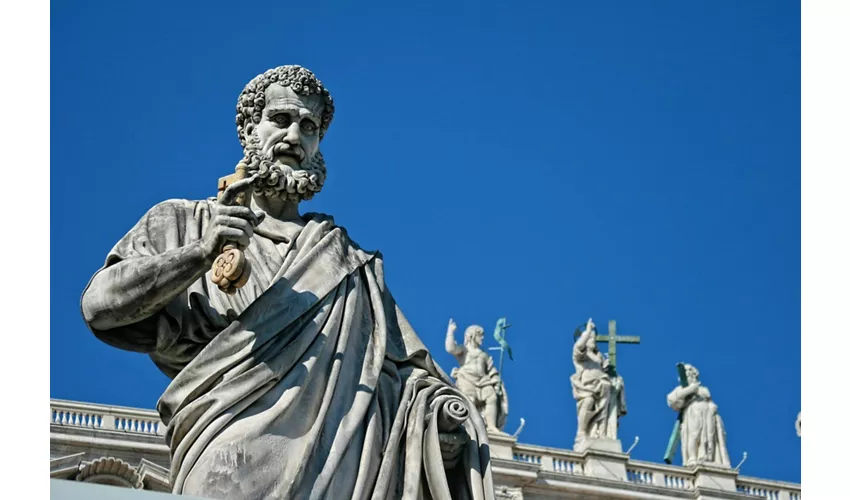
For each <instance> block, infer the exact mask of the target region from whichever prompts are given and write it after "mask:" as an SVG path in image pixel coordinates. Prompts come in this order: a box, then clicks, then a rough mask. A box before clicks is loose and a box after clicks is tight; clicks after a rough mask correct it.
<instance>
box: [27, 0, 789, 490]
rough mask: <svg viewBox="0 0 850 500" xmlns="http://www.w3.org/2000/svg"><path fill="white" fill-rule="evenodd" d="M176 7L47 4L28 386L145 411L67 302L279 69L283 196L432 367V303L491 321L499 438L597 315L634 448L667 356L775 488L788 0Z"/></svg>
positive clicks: (655, 454) (783, 295)
mask: <svg viewBox="0 0 850 500" xmlns="http://www.w3.org/2000/svg"><path fill="white" fill-rule="evenodd" d="M189 3H190V2H168V3H165V2H158V1H156V2H154V1H145V2H106V1H103V2H100V1H98V2H91V1H89V2H79V1H76V2H69V1H65V2H54V3H53V5H52V14H51V30H52V32H51V52H52V54H51V55H52V61H51V91H50V98H51V105H52V109H51V116H50V119H51V144H50V146H51V153H52V168H51V221H50V222H51V228H50V232H51V271H52V272H51V287H50V315H51V360H50V368H51V379H50V380H51V389H50V392H51V396H52V397H57V398H65V399H75V400H84V401H94V402H101V403H109V404H119V405H129V406H139V407H147V408H153V407H154V405H155V403H156V401H157V399H158V397H159V395H160V393H161V392H162V390H163V389H164V388H165V386H166V385H167V382H168V380H167V379H166V378H165V377H164V376H163V375H162V374H160V373H159V372H158V371H157V369H156V368H155V367H154V365H153V364H152V362H151V361H150V360H149V359H147V358H146V357H144V356H142V355H138V354H132V353H125V352H121V351H118V350H116V349H113V348H111V347H108V346H107V345H105V344H102V343H100V342H99V341H97V340H96V339H95V337H94V336H93V335H92V334H91V333H90V332H89V331H88V330H87V329H86V327H85V325H84V323H83V321H82V319H81V316H80V312H79V297H80V294H81V292H82V290H83V288H84V287H85V285H86V282H87V281H88V279H89V277H90V276H91V274H92V273H94V271H96V270H97V269H98V267H99V266H100V265H101V264H102V262H103V259H104V258H105V256H106V253H107V252H108V251H109V249H110V248H111V247H112V245H113V244H114V243H115V242H116V241H117V240H118V239H119V238H120V237H121V236H122V235H123V234H124V233H125V232H126V231H127V230H128V229H130V227H131V226H132V225H133V224H134V223H135V222H136V221H137V220H138V218H139V217H140V216H141V215H142V214H143V213H144V212H145V211H146V210H147V209H148V208H149V207H151V206H152V205H153V204H155V203H157V202H159V201H162V200H165V199H169V198H190V199H199V198H205V197H208V196H213V195H214V194H215V189H216V181H217V179H218V178H219V177H220V176H222V175H226V174H228V173H230V172H232V170H233V167H234V165H235V163H236V162H237V161H238V160H239V158H240V152H241V150H240V147H239V143H238V141H237V138H236V133H235V124H234V117H235V103H236V98H237V96H238V94H239V92H240V91H241V89H242V87H243V85H244V84H245V83H247V82H248V81H249V80H250V79H251V78H252V77H254V76H255V75H256V74H257V73H260V72H262V71H264V70H266V69H268V68H270V67H274V66H277V65H281V64H301V65H304V66H306V67H308V68H310V69H312V70H313V71H315V72H316V74H317V75H318V77H319V78H320V79H322V80H323V81H324V83H325V84H326V85H327V86H328V87H329V88H330V90H331V92H332V94H333V96H334V99H335V101H336V109H337V112H336V118H335V120H334V123H333V124H332V125H331V128H330V131H329V133H328V135H327V137H326V138H325V140H324V142H323V144H322V149H323V152H324V155H325V158H326V160H327V163H328V169H329V178H328V181H327V184H326V185H325V189H324V191H323V192H322V193H321V194H320V195H319V196H317V197H316V198H315V199H314V200H313V201H311V202H309V203H308V204H306V206H305V207H304V208H305V209H306V210H310V211H320V212H325V213H330V214H333V215H334V216H335V218H336V220H337V222H338V223H340V224H342V225H343V226H345V227H346V228H347V229H348V230H349V233H350V234H351V235H352V237H353V238H354V239H355V240H356V241H357V242H358V243H360V244H361V246H363V247H364V248H367V249H379V250H381V251H382V252H383V254H384V256H385V263H386V275H387V281H388V284H389V286H390V287H391V289H392V290H393V293H394V294H395V296H396V298H397V300H398V301H399V303H400V305H401V307H402V308H403V310H404V311H405V313H406V314H407V316H408V317H409V319H410V320H411V322H412V323H413V325H414V327H415V328H416V330H417V332H418V333H419V335H420V336H421V337H422V338H423V340H424V341H425V343H426V344H427V345H428V346H429V347H430V348H431V350H432V353H433V354H434V356H435V358H436V359H437V361H438V362H439V363H440V364H441V365H442V366H443V367H444V368H445V369H447V370H448V369H451V367H452V366H454V360H453V359H452V358H451V357H450V356H449V355H448V354H446V353H445V352H444V350H443V341H444V335H445V328H446V324H447V322H448V319H449V317H453V318H455V320H456V321H457V322H458V323H459V326H460V330H462V329H463V328H465V327H466V326H467V325H468V324H470V323H473V322H474V323H480V324H482V325H483V326H484V327H485V328H486V330H487V332H488V337H487V346H493V345H495V342H494V341H493V339H492V336H491V332H492V329H493V326H494V325H495V322H496V320H497V319H498V318H499V317H500V316H507V317H508V319H509V321H510V323H512V324H513V325H514V326H513V327H512V328H511V329H510V330H509V341H510V343H511V345H512V346H513V350H514V353H515V358H516V359H515V360H514V361H512V362H511V361H506V362H505V367H504V378H505V381H506V384H507V389H508V393H509V396H510V405H511V412H510V416H509V418H508V425H507V429H506V430H508V431H511V432H513V430H514V429H516V427H517V425H518V423H519V418H520V417H524V418H525V419H526V420H527V422H528V423H527V425H526V428H525V430H524V431H523V433H522V435H521V438H520V440H521V441H523V442H527V443H533V444H541V445H547V446H554V447H571V446H572V442H573V438H574V435H575V427H576V422H575V403H574V400H573V399H572V396H571V392H570V387H569V375H570V374H571V373H572V371H573V367H572V363H571V361H570V349H571V346H572V333H573V330H574V328H575V327H576V326H577V325H578V324H579V323H581V322H582V321H584V320H586V319H587V317H588V316H592V317H593V318H594V319H595V320H596V322H597V323H598V324H599V325H600V326H601V327H602V329H603V330H604V329H605V328H606V325H607V321H608V320H609V319H616V320H617V321H618V327H619V330H620V332H621V333H622V334H633V335H640V336H641V338H642V342H641V345H639V346H623V347H622V348H621V349H620V350H619V356H618V358H619V366H620V372H621V373H622V374H623V376H624V378H625V381H626V387H627V393H626V394H627V397H628V410H629V413H628V415H627V416H626V417H625V418H624V419H623V420H622V424H621V433H620V436H621V440H622V441H623V444H624V446H625V447H628V446H629V445H630V444H631V442H632V440H633V438H634V436H635V435H639V436H640V438H641V439H640V444H639V445H638V447H637V448H636V449H635V451H634V453H633V456H634V457H636V458H638V459H643V460H651V461H655V462H659V461H660V460H661V458H662V455H663V452H664V448H665V445H666V444H667V438H668V436H669V433H670V430H671V428H672V425H673V421H674V419H675V413H674V412H673V411H672V410H670V409H669V408H668V407H667V405H666V402H665V396H666V394H667V393H668V392H669V391H670V390H671V389H672V388H673V387H674V386H675V384H676V369H675V364H676V362H678V361H687V362H691V363H693V364H695V365H696V366H697V367H698V368H699V370H700V371H701V373H702V379H703V382H704V384H705V385H707V386H708V387H709V388H710V390H711V392H712V395H713V396H714V398H715V400H716V401H717V403H718V405H719V407H720V412H721V415H722V416H723V418H724V420H725V424H726V428H727V432H728V441H729V451H730V455H731V459H732V461H733V464H734V463H737V462H738V461H739V460H740V459H741V455H742V452H743V451H747V452H748V453H749V457H750V458H749V460H748V461H747V463H746V464H745V465H744V468H743V473H744V474H746V475H755V476H761V477H768V478H774V479H783V480H789V481H799V479H800V440H799V438H798V437H797V436H796V434H795V432H794V419H795V418H796V415H797V412H798V411H799V409H800V142H799V140H800V96H799V92H800V47H799V44H800V32H799V21H800V16H799V3H794V2H788V1H775V0H763V1H754V0H752V1H747V2H740V1H731V0H728V1H720V2H717V1H715V2H678V1H672V0H671V1H655V2H634V1H620V2H605V1H598V2H577V1H570V2H555V1H552V2H534V1H526V2H494V1H492V0H488V1H480V2H451V3H449V2H436V1H432V2H427V4H428V5H427V6H421V7H412V6H410V5H408V4H412V2H380V3H378V2H322V3H321V5H318V3H314V2H295V3H291V2H290V3H287V4H285V5H284V4H280V3H266V4H262V3H253V4H250V6H249V4H245V6H244V7H243V8H236V7H234V6H232V5H229V6H227V7H225V6H221V5H217V2H198V3H196V4H194V5H193V6H191V7H189V6H187V5H186V4H189ZM417 3H420V4H424V3H426V2H417ZM228 4H231V3H230V2H228ZM232 4H235V2H233V3H232ZM22 98H31V99H40V98H42V96H37V95H36V96H26V97H24V96H22ZM23 132H24V133H37V132H38V131H35V130H33V131H23ZM459 333H460V332H459ZM677 459H678V457H677Z"/></svg>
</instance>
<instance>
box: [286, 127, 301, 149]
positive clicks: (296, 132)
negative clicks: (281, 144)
mask: <svg viewBox="0 0 850 500" xmlns="http://www.w3.org/2000/svg"><path fill="white" fill-rule="evenodd" d="M284 140H285V141H286V142H288V143H290V144H301V126H300V125H299V124H298V122H293V123H292V124H291V125H290V126H289V128H288V129H287V131H286V137H284Z"/></svg>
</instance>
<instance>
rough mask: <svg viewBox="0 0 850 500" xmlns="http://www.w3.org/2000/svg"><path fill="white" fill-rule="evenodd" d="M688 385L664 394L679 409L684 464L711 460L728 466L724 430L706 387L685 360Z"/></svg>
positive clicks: (690, 464)
mask: <svg viewBox="0 0 850 500" xmlns="http://www.w3.org/2000/svg"><path fill="white" fill-rule="evenodd" d="M684 366H685V376H686V378H687V382H688V385H687V386H685V387H682V386H678V387H676V388H675V389H673V391H672V392H671V393H670V394H668V395H667V405H668V406H669V407H670V408H672V409H673V410H675V411H677V412H681V427H680V431H679V432H680V436H681V438H680V439H681V443H682V445H681V446H682V462H683V464H684V465H686V466H694V465H698V464H702V463H705V464H710V465H717V466H725V467H729V466H730V462H729V452H728V451H727V449H726V431H725V430H724V428H723V420H721V418H720V415H719V414H718V413H717V404H715V403H714V401H712V399H711V393H710V392H709V391H708V387H705V386H704V385H702V384H701V383H700V381H699V371H698V370H697V369H696V368H695V367H694V366H693V365H689V364H687V363H686V364H685V365H684Z"/></svg>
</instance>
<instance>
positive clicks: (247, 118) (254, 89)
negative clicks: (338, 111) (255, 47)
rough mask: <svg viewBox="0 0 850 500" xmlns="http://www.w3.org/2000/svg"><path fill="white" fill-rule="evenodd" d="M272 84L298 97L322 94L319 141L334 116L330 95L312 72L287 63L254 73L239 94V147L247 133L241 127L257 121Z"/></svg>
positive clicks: (237, 111)
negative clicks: (255, 74) (291, 91)
mask: <svg viewBox="0 0 850 500" xmlns="http://www.w3.org/2000/svg"><path fill="white" fill-rule="evenodd" d="M272 83H277V84H280V85H282V86H284V87H289V88H291V89H292V90H293V91H294V92H295V93H296V94H299V95H302V96H309V95H313V94H317V95H320V96H322V99H323V101H324V111H323V112H322V124H321V126H320V127H319V140H322V139H323V138H324V137H325V133H326V132H327V131H328V127H329V126H330V124H331V120H333V117H334V102H333V98H331V94H330V92H328V89H326V88H325V87H324V85H322V82H321V81H320V80H319V79H318V78H316V75H314V74H313V72H312V71H310V70H309V69H307V68H304V67H301V66H296V65H287V66H278V67H277V68H273V69H270V70H268V71H266V72H265V73H262V74H260V75H257V76H256V77H254V79H253V80H251V81H250V82H248V85H246V86H245V88H244V89H243V90H242V93H241V94H239V100H238V101H237V102H236V133H237V134H238V135H239V142H240V143H241V144H242V147H243V148H244V147H247V146H248V145H247V144H246V142H245V136H246V135H247V134H245V133H244V132H245V127H246V126H248V125H249V124H251V123H253V124H254V125H256V124H258V123H260V119H261V118H262V116H263V108H264V107H265V105H266V96H265V90H266V88H267V87H268V86H269V85H271V84H272Z"/></svg>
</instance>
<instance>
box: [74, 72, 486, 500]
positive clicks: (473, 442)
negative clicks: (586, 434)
mask: <svg viewBox="0 0 850 500" xmlns="http://www.w3.org/2000/svg"><path fill="white" fill-rule="evenodd" d="M333 112H334V106H333V100H332V99H331V97H330V93H329V92H328V91H327V89H326V88H325V87H324V86H323V84H322V83H321V82H320V81H319V80H317V79H316V78H315V76H314V75H313V74H312V73H311V72H309V71H308V70H306V69H304V68H301V67H298V66H282V67H279V68H275V69H272V70H269V71H267V72H265V73H263V74H262V75H259V76H257V77H256V78H254V79H253V80H252V81H251V82H250V83H249V84H248V85H247V86H246V87H245V89H244V90H243V92H242V94H241V95H240V97H239V99H238V104H237V132H238V135H239V139H240V142H241V143H242V145H243V154H244V157H243V158H242V160H240V162H239V163H241V164H243V165H246V166H247V169H248V174H249V175H250V177H248V178H246V179H243V180H240V181H238V182H235V183H233V184H232V185H229V186H228V187H227V188H226V190H225V191H224V193H223V195H222V196H221V198H220V200H231V199H238V198H239V196H240V195H241V194H243V193H247V192H248V190H251V191H250V192H251V193H252V194H253V196H252V199H251V202H250V205H249V206H239V205H238V204H237V205H231V204H228V203H227V202H221V201H220V200H217V199H215V198H211V199H208V200H180V199H177V200H168V201H165V202H162V203H160V204H158V205H156V206H154V207H153V208H152V209H151V210H150V211H148V213H146V214H145V215H144V216H143V217H142V218H141V220H139V221H138V222H137V223H136V224H135V226H133V227H132V228H131V229H130V230H129V231H128V232H127V233H126V235H125V236H124V237H123V238H121V240H120V241H119V242H118V243H117V244H116V245H115V247H114V248H113V249H112V250H111V251H110V252H109V254H108V255H107V257H106V261H105V263H104V265H103V267H102V268H101V269H100V270H99V271H97V272H96V273H95V275H94V276H93V277H92V279H91V281H90V282H89V284H88V286H87V287H86V289H85V292H84V294H83V298H82V312H83V316H84V319H85V321H86V323H87V324H88V325H89V327H90V329H91V330H92V332H93V333H94V334H95V335H96V336H97V337H98V338H99V339H100V340H102V341H104V342H106V343H107V344H110V345H112V346H114V347H117V348H120V349H125V350H130V351H135V352H140V353H145V354H147V355H149V356H150V358H151V359H152V361H153V362H154V363H155V364H156V366H158V367H159V368H160V369H161V370H162V371H163V372H164V373H165V374H166V375H167V376H168V377H169V378H171V383H170V384H169V386H168V387H167V389H166V390H165V393H164V394H163V395H162V398H161V399H160V401H159V403H158V405H157V410H158V412H159V415H160V417H161V419H162V422H163V424H165V425H166V426H167V431H166V434H165V439H166V442H167V444H168V446H169V449H170V451H171V471H170V484H171V487H172V491H173V492H174V493H178V494H186V495H195V496H200V497H205V498H228V499H236V500H238V499H256V498H270V499H295V498H297V499H301V498H310V499H319V498H373V499H382V498H422V497H427V498H433V499H445V500H448V499H449V498H469V499H482V500H483V499H492V498H494V497H495V493H494V489H493V482H492V472H491V467H490V460H489V454H488V447H487V443H488V439H487V432H486V427H485V423H484V421H483V419H482V418H481V416H480V415H479V414H478V412H477V411H470V410H471V409H472V408H474V405H473V404H472V403H471V402H470V401H469V399H468V398H467V397H466V396H465V395H464V394H463V393H462V392H460V391H459V390H457V389H456V388H455V387H454V384H453V383H452V381H451V379H450V378H449V377H448V376H447V375H446V374H445V373H444V372H443V371H442V370H441V369H440V368H439V367H438V366H437V365H436V364H435V363H434V361H433V359H432V358H431V355H430V353H429V351H428V349H427V348H426V347H425V346H424V345H423V344H422V342H421V341H420V340H419V337H418V336H417V335H416V333H415V332H414V330H413V328H412V327H411V325H410V324H409V323H408V321H407V320H406V319H405V317H404V315H403V314H402V312H401V309H400V308H399V307H398V305H397V304H396V302H395V300H394V298H393V295H392V293H391V292H390V290H389V288H388V287H387V284H386V282H385V280H384V271H383V259H382V256H381V254H380V253H379V252H370V251H366V250H363V249H361V248H360V247H359V246H358V245H357V244H356V243H355V242H354V241H353V240H352V239H351V238H350V237H349V235H348V233H347V232H346V231H345V229H344V228H342V227H340V226H338V225H337V224H336V223H335V222H334V220H333V218H332V217H330V216H327V215H322V214H301V213H300V211H299V208H298V204H299V202H300V201H302V200H305V199H309V198H311V197H312V196H313V195H315V194H316V193H318V192H319V191H320V190H321V188H322V186H323V184H324V181H325V178H326V172H327V169H326V166H325V162H324V159H323V157H322V155H321V153H320V151H319V144H320V141H321V140H322V138H323V137H324V135H325V132H326V131H327V128H328V126H329V124H330V122H331V120H332V118H333ZM234 163H235V162H234ZM231 165H232V164H231ZM210 185H211V186H214V185H215V184H214V183H213V182H211V183H210ZM225 245H235V246H237V247H238V248H239V249H240V250H243V251H244V253H245V255H246V257H247V258H248V259H249V260H250V263H251V268H252V273H251V276H250V278H249V280H248V281H247V282H246V283H245V285H244V286H243V287H241V288H238V289H237V290H234V291H232V293H225V292H223V291H221V290H220V289H219V288H218V287H216V286H215V285H214V283H213V282H212V281H211V276H210V266H211V265H212V263H213V261H214V259H215V258H216V257H217V255H218V254H219V253H220V252H221V250H222V248H223V247H224V246H225Z"/></svg>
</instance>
